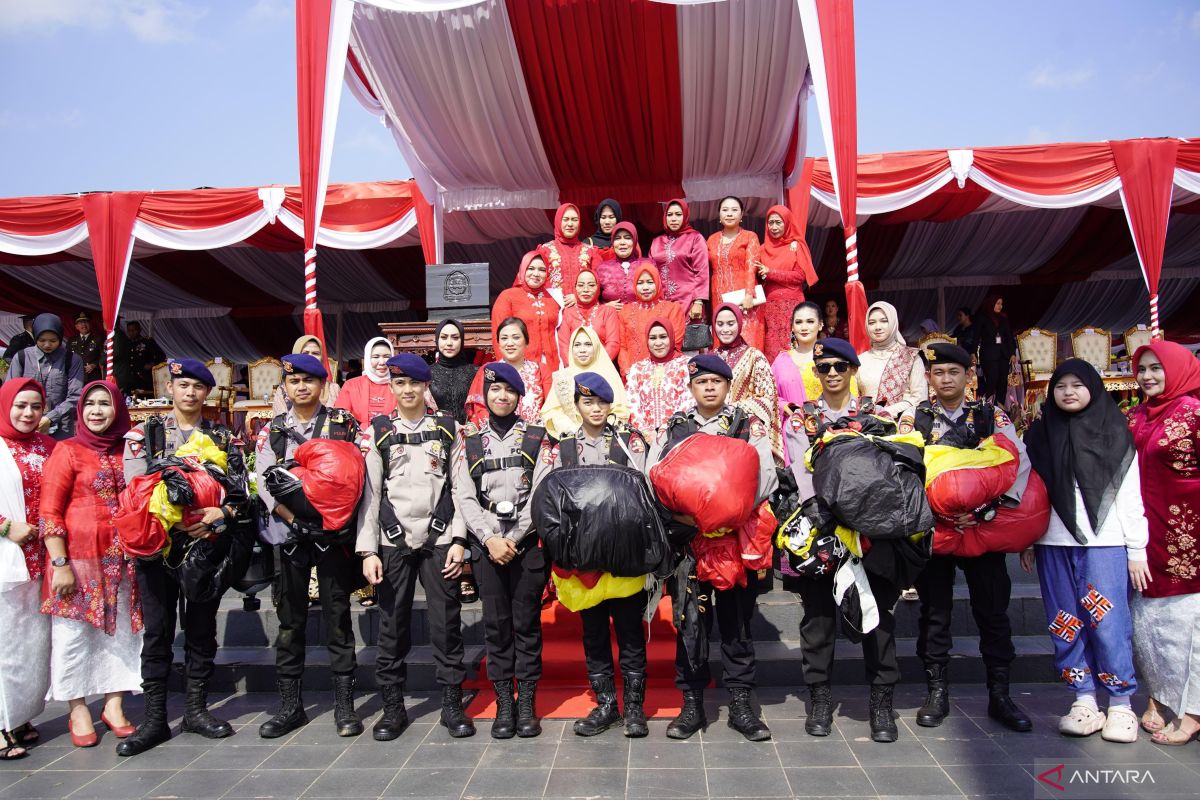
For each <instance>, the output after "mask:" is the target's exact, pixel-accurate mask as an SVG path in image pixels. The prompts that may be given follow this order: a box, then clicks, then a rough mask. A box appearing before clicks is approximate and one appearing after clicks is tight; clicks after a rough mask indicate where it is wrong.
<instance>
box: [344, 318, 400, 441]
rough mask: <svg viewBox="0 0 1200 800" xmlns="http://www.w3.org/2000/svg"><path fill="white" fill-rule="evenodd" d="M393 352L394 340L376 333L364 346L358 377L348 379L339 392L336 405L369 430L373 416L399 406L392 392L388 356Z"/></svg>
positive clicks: (388, 411) (391, 410) (364, 428)
mask: <svg viewBox="0 0 1200 800" xmlns="http://www.w3.org/2000/svg"><path fill="white" fill-rule="evenodd" d="M393 355H394V352H393V350H392V343H391V342H389V341H388V340H387V339H385V338H384V337H382V336H376V337H375V338H374V339H371V340H370V341H369V342H367V346H366V347H364V348H363V372H362V375H359V376H358V377H357V378H351V379H350V380H348V381H346V385H345V386H343V387H342V390H341V392H339V393H338V397H337V402H336V403H334V407H335V408H344V409H346V410H347V411H349V412H350V414H351V416H353V417H354V419H355V420H357V421H358V425H359V427H360V428H361V429H362V430H364V431H366V430H370V428H371V420H373V419H375V417H377V416H379V415H380V414H385V415H386V414H391V413H392V412H393V411H395V410H396V398H395V397H393V396H392V387H391V384H390V383H389V382H388V381H389V374H388V368H387V360H388V359H389V358H391V357H392V356H393Z"/></svg>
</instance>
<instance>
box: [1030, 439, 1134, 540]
mask: <svg viewBox="0 0 1200 800" xmlns="http://www.w3.org/2000/svg"><path fill="white" fill-rule="evenodd" d="M1075 525H1076V526H1077V527H1078V528H1079V530H1081V531H1083V532H1084V534H1086V536H1087V544H1086V545H1081V544H1080V543H1079V542H1077V541H1075V537H1074V536H1072V535H1071V531H1070V530H1068V529H1067V526H1066V525H1064V524H1063V521H1062V519H1061V518H1060V517H1059V516H1058V512H1057V511H1055V510H1054V509H1053V508H1051V509H1050V528H1049V529H1048V530H1047V531H1046V535H1045V536H1043V537H1042V538H1041V539H1039V540H1038V542H1037V543H1038V544H1052V545H1055V546H1058V547H1122V546H1123V547H1124V548H1125V550H1126V553H1127V555H1128V558H1129V560H1130V561H1145V560H1146V542H1147V541H1149V539H1150V527H1149V523H1148V522H1147V521H1146V512H1145V510H1144V509H1143V508H1142V479H1141V475H1140V474H1139V472H1138V460H1137V454H1136V453H1135V454H1134V456H1133V461H1131V462H1130V464H1129V470H1128V471H1127V472H1126V473H1125V478H1124V480H1122V481H1121V486H1120V487H1119V488H1118V489H1117V496H1116V499H1115V500H1113V504H1112V506H1111V507H1109V509H1108V514H1107V515H1106V516H1105V517H1104V519H1102V520H1100V530H1099V531H1093V530H1092V525H1091V523H1090V522H1089V521H1088V515H1087V507H1086V506H1085V505H1084V504H1083V494H1082V493H1081V492H1080V491H1079V486H1078V485H1076V487H1075Z"/></svg>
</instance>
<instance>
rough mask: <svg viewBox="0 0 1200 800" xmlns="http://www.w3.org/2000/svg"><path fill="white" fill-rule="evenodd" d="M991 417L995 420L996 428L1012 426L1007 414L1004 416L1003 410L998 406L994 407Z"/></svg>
mask: <svg viewBox="0 0 1200 800" xmlns="http://www.w3.org/2000/svg"><path fill="white" fill-rule="evenodd" d="M993 417H994V419H995V423H996V427H997V428H1004V427H1007V426H1009V425H1012V420H1011V419H1009V418H1008V414H1005V413H1004V411H1003V409H1001V408H1000V407H999V406H996V410H995V412H994V415H993Z"/></svg>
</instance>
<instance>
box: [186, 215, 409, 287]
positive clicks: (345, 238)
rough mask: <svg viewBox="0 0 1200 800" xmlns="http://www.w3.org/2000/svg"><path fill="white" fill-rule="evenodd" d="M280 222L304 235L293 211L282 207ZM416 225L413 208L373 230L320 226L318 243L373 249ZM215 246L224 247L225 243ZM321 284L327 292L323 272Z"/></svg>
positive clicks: (400, 235) (299, 221)
mask: <svg viewBox="0 0 1200 800" xmlns="http://www.w3.org/2000/svg"><path fill="white" fill-rule="evenodd" d="M279 222H280V223H282V224H283V226H284V227H286V228H287V229H288V230H290V231H291V232H292V233H294V234H296V235H297V236H300V237H303V236H304V220H303V219H301V218H300V217H298V216H296V215H295V214H293V213H292V212H291V211H288V210H287V209H281V210H280V212H279ZM416 227H417V212H416V210H415V209H413V210H411V211H409V212H408V213H407V214H405V215H404V216H402V217H400V219H398V220H396V221H395V222H393V223H392V224H391V225H385V226H384V227H382V228H378V229H376V230H373V231H341V230H334V229H331V228H325V227H322V228H319V229H318V230H317V244H318V245H320V246H322V247H337V248H340V249H342V250H371V249H373V248H377V247H386V246H388V245H390V244H392V243H393V242H395V241H396V240H397V239H399V238H401V237H402V236H404V235H405V234H407V233H408V232H409V231H412V230H415V229H416ZM239 241H241V240H240V239H235V240H233V241H232V242H228V244H233V243H235V242H239ZM215 246H216V247H224V246H225V245H223V244H222V245H215ZM203 249H210V248H203ZM321 284H322V286H321V288H322V292H321V294H322V295H323V294H324V293H325V292H324V288H325V287H324V284H325V275H324V274H323V273H322V275H321Z"/></svg>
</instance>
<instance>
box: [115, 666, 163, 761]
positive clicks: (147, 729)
mask: <svg viewBox="0 0 1200 800" xmlns="http://www.w3.org/2000/svg"><path fill="white" fill-rule="evenodd" d="M142 693H143V696H144V697H145V698H146V707H145V709H144V711H143V713H144V715H145V716H144V718H143V719H142V724H141V725H138V727H137V730H136V731H134V732H133V734H132V735H130V736H126V737H125V738H124V739H122V740H121V741H120V742H118V743H117V755H119V756H136V755H137V754H138V753H144V752H146V751H147V750H149V749H150V748H151V747H156V746H157V745H160V744H162V743H163V742H165V741H167V740H168V739H170V738H171V728H170V726H169V725H167V682H166V681H146V682H144V683H143V684H142Z"/></svg>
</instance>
